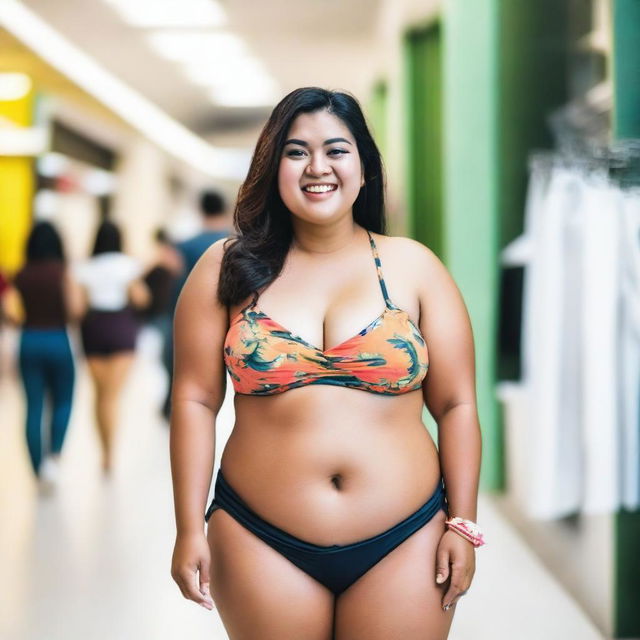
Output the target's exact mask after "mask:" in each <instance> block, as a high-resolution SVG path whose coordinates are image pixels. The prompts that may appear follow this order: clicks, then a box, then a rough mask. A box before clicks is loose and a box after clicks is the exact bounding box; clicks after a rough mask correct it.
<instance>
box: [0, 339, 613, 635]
mask: <svg viewBox="0 0 640 640" xmlns="http://www.w3.org/2000/svg"><path fill="white" fill-rule="evenodd" d="M2 345H3V346H2V350H1V351H2V354H0V355H1V357H0V362H2V367H1V371H0V407H1V408H2V412H1V415H2V423H1V425H0V639H2V640H76V639H77V640H81V639H82V640H84V639H85V638H87V639H88V638H90V639H91V640H134V639H135V640H168V639H169V638H171V639H175V638H180V639H182V638H194V639H197V638H203V639H204V638H207V639H208V640H223V639H224V638H226V637H227V636H226V634H225V632H224V628H223V626H222V624H221V622H220V619H219V617H218V616H217V614H216V612H215V611H213V612H208V611H205V610H204V609H202V608H200V607H198V606H197V605H195V604H193V603H190V602H188V601H186V600H183V599H182V597H181V595H180V593H179V591H178V589H177V587H176V586H175V585H174V583H173V582H172V580H171V577H170V576H169V564H170V556H171V550H172V544H173V536H174V524H173V507H172V501H171V481H170V473H169V459H168V430H167V427H166V425H165V424H164V423H163V421H162V420H161V418H160V417H159V415H158V410H157V407H158V406H159V404H160V399H161V396H162V393H163V388H164V385H165V384H166V382H165V379H164V376H163V374H162V372H161V370H160V368H159V366H158V365H157V363H156V360H155V355H156V351H157V343H156V339H155V335H154V334H152V333H145V334H144V336H143V339H142V341H141V349H140V351H139V353H138V355H137V358H136V361H135V364H134V367H133V369H132V371H131V374H130V377H129V379H128V383H127V386H126V390H125V393H124V397H123V400H122V407H121V424H120V431H119V439H118V450H117V466H116V469H115V473H114V476H113V477H112V478H111V479H110V480H109V481H105V480H104V479H103V478H102V477H101V475H100V473H99V471H98V467H99V455H98V441H97V436H96V432H95V425H94V423H93V419H92V411H91V404H92V390H91V385H90V381H89V379H88V376H87V373H86V370H85V368H84V365H82V363H80V364H79V369H78V383H77V386H76V394H75V407H74V412H73V416H72V421H71V424H70V426H69V433H68V437H67V442H66V444H65V450H64V455H63V458H62V465H61V474H60V481H59V485H58V489H57V492H56V493H55V494H54V495H52V496H42V495H39V493H38V491H37V487H36V484H35V483H34V481H33V479H32V477H31V473H30V469H29V466H28V461H27V451H26V445H25V443H24V438H23V433H22V421H23V415H24V408H23V401H22V392H21V388H20V386H19V384H18V382H17V380H16V378H15V373H14V372H13V370H12V368H11V363H10V354H11V351H12V349H13V348H14V346H15V336H14V335H13V334H11V333H9V334H8V335H7V333H6V332H5V335H4V337H3V341H2ZM229 386H230V385H229ZM231 409H232V405H231V403H230V402H229V398H227V401H226V402H225V405H224V407H223V410H222V412H221V415H220V418H219V429H218V433H219V436H218V451H217V459H218V460H219V457H220V453H221V451H222V447H223V445H224V442H225V441H226V438H227V437H228V433H229V429H230V425H231V422H232V412H231ZM478 519H479V521H480V522H481V523H482V525H483V527H484V529H485V531H486V538H487V539H488V541H489V544H487V546H486V547H483V548H482V549H480V550H479V551H478V553H477V572H476V577H475V579H474V582H473V585H472V587H471V590H470V591H469V593H468V595H466V596H465V597H464V598H463V599H462V600H461V602H460V604H459V605H458V607H457V611H456V615H455V618H454V622H453V626H452V630H451V633H450V636H449V637H450V640H471V639H473V640H489V639H490V640H507V639H508V640H512V639H513V638H517V639H518V640H561V639H562V640H565V639H566V638H572V639H576V640H602V638H603V636H602V635H600V634H599V633H598V632H597V630H596V629H595V628H594V627H593V625H592V624H591V623H590V622H589V620H588V618H587V617H586V616H585V614H584V613H583V612H582V611H581V610H580V609H579V608H578V607H577V605H576V604H575V603H574V601H573V600H572V599H571V598H570V597H569V596H568V595H567V593H566V592H565V591H563V590H562V588H561V587H560V586H559V585H558V583H557V582H556V581H555V580H554V578H553V577H552V576H551V575H550V574H549V573H548V572H547V571H546V570H545V569H544V568H543V566H542V565H541V564H540V563H539V562H538V561H537V560H536V558H535V556H534V555H533V554H532V553H531V552H530V551H529V550H528V548H527V547H526V545H524V544H523V542H522V540H521V539H520V538H519V537H518V535H517V534H516V533H515V532H514V530H513V528H512V527H511V526H510V525H509V524H508V523H507V522H506V521H505V520H504V518H503V517H502V516H501V515H500V513H499V511H498V510H497V509H496V508H495V507H494V505H493V503H492V499H491V498H490V497H489V496H481V499H480V504H479V518H478Z"/></svg>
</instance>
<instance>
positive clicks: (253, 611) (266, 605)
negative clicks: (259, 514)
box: [207, 509, 334, 640]
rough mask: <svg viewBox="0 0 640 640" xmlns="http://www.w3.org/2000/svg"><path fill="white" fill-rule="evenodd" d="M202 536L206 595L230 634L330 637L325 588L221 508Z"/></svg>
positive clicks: (235, 639) (237, 639) (243, 639)
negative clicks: (207, 559) (207, 568)
mask: <svg viewBox="0 0 640 640" xmlns="http://www.w3.org/2000/svg"><path fill="white" fill-rule="evenodd" d="M207 538H208V540H209V547H210V549H211V572H210V573H211V595H212V597H213V600H214V602H215V604H216V608H217V609H218V611H219V613H220V617H221V618H222V622H223V623H224V626H225V628H226V630H227V633H228V634H229V638H230V640H302V639H304V640H331V638H332V633H333V604H334V598H333V594H332V593H331V592H330V591H329V590H328V589H326V588H325V587H323V586H322V585H321V584H319V583H318V582H317V581H316V580H314V579H313V578H311V577H310V576H308V575H307V574H306V573H304V571H302V570H301V569H299V568H298V567H296V566H295V565H294V564H292V563H291V562H289V560H287V559H286V558H285V557H284V556H282V555H281V554H279V553H278V552H277V551H276V550H275V549H272V548H271V547H270V546H268V545H267V544H265V543H264V542H263V541H262V540H260V539H259V538H258V537H256V536H255V535H253V534H252V533H251V532H250V531H248V530H247V529H245V528H244V527H243V526H242V525H241V524H240V523H238V522H237V521H236V520H234V519H233V518H232V517H231V516H230V515H229V514H228V513H227V512H226V511H223V510H222V509H216V511H214V513H213V515H212V516H211V518H210V520H209V529H208V532H207Z"/></svg>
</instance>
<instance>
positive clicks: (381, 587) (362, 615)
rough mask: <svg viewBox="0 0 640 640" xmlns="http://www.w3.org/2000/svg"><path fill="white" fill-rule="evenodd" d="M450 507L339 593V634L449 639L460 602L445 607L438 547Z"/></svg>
mask: <svg viewBox="0 0 640 640" xmlns="http://www.w3.org/2000/svg"><path fill="white" fill-rule="evenodd" d="M445 519H446V515H445V513H444V511H438V513H437V514H436V515H435V516H434V517H433V518H432V519H431V520H430V521H429V522H428V523H427V524H426V525H424V527H422V528H421V529H419V530H418V531H416V533H414V534H413V535H412V536H410V537H409V538H407V539H406V540H405V541H404V542H403V543H402V544H400V545H399V546H398V547H396V548H395V549H394V550H393V551H392V552H391V553H389V554H388V555H387V556H385V557H384V558H383V559H382V560H380V562H378V563H377V564H376V565H374V566H373V567H371V569H369V571H367V573H365V574H364V575H363V576H362V577H361V578H360V579H358V580H357V581H356V582H355V583H354V584H353V585H351V586H350V587H349V588H348V589H347V590H346V591H344V592H343V593H342V594H341V595H340V596H339V597H338V599H337V602H336V613H335V624H336V635H335V638H336V640H444V639H445V638H446V637H447V636H448V634H449V628H450V626H451V621H452V619H453V612H454V611H455V606H454V607H453V608H451V609H450V610H449V611H443V610H442V597H443V595H444V593H445V587H447V586H448V584H449V583H448V581H447V582H445V583H444V585H438V584H436V550H437V547H438V542H439V541H440V538H441V537H442V534H443V533H444V531H445V525H444V521H445Z"/></svg>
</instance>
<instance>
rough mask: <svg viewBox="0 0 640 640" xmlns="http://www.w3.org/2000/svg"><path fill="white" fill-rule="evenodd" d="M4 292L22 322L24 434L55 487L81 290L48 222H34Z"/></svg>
mask: <svg viewBox="0 0 640 640" xmlns="http://www.w3.org/2000/svg"><path fill="white" fill-rule="evenodd" d="M4 297H5V303H6V304H5V305H4V311H5V314H6V315H7V316H8V317H9V319H10V320H12V321H13V322H14V323H16V324H22V334H21V337H20V351H19V364H20V374H21V377H22V383H23V385H24V390H25V394H26V400H27V419H26V437H27V447H28V449H29V457H30V460H31V465H32V467H33V471H34V473H35V474H36V476H37V478H38V479H39V481H40V487H41V489H42V490H43V491H49V490H51V489H53V488H54V486H55V483H56V480H57V476H58V464H59V458H60V454H61V451H62V446H63V444H64V440H65V435H66V433H67V426H68V424H69V418H70V416H71V406H72V399H73V387H74V379H75V367H74V361H73V356H72V353H71V347H70V344H69V337H68V335H67V328H66V325H67V322H68V321H69V320H73V319H75V318H77V317H78V316H79V315H80V313H81V311H82V296H81V292H80V290H79V287H78V285H77V284H76V283H75V282H74V280H73V278H72V277H71V276H70V273H69V270H68V268H67V265H66V262H65V257H64V250H63V247H62V241H61V239H60V236H59V234H58V232H57V231H56V229H55V227H54V226H53V225H52V224H51V223H49V222H38V223H36V224H35V225H34V227H33V229H32V230H31V233H30V235H29V238H28V240H27V246H26V262H25V265H24V267H23V268H22V269H21V270H20V271H19V272H18V273H17V275H16V276H15V279H14V281H13V286H12V287H11V288H9V290H8V291H7V293H6V295H5V296H4ZM47 395H48V396H50V398H51V418H50V429H49V434H50V437H48V438H47V440H48V445H49V446H48V449H49V455H45V448H46V447H45V444H44V443H43V428H42V427H43V419H42V416H43V409H44V401H45V396H47Z"/></svg>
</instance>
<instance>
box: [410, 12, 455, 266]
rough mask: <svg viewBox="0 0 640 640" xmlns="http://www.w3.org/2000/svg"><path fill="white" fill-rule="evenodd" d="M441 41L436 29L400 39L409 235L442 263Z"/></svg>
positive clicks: (433, 27)
mask: <svg viewBox="0 0 640 640" xmlns="http://www.w3.org/2000/svg"><path fill="white" fill-rule="evenodd" d="M441 41H442V38H441V30H440V25H439V24H438V23H435V24H432V25H429V26H427V27H425V28H420V29H415V30H412V31H410V32H409V33H408V34H407V35H406V37H405V42H404V54H405V69H406V75H405V77H406V83H407V84H406V114H407V117H406V126H407V132H406V139H407V152H408V158H407V202H408V211H409V233H410V235H411V236H412V237H414V238H416V239H417V240H419V241H420V242H422V243H424V244H425V245H427V246H428V247H429V248H430V249H431V250H432V251H434V252H435V253H436V255H438V256H439V257H440V258H441V259H442V260H444V261H446V255H445V242H444V220H443V209H442V56H441V48H442V46H441V45H442V42H441Z"/></svg>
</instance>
